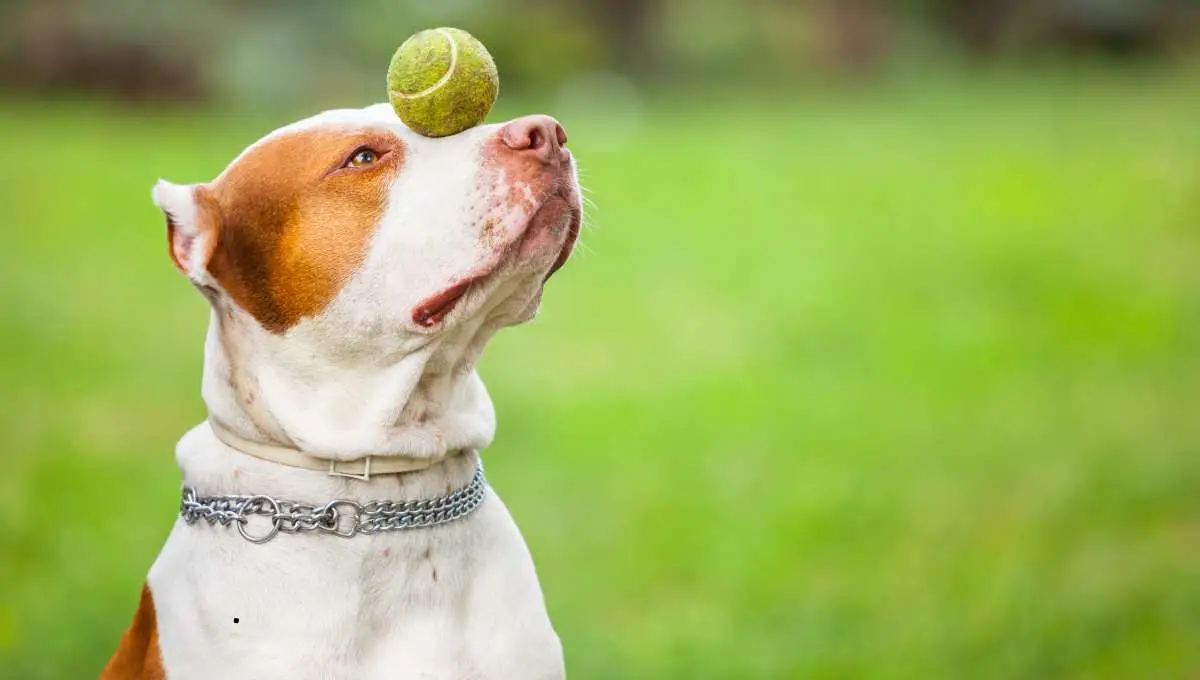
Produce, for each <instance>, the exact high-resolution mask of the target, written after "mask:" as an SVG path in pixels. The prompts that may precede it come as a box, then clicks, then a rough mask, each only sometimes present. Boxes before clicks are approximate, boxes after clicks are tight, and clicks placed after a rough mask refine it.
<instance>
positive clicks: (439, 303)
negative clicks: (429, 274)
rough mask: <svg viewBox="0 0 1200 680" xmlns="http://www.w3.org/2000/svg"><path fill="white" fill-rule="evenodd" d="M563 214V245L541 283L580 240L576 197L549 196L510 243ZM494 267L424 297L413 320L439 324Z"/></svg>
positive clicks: (425, 324)
mask: <svg viewBox="0 0 1200 680" xmlns="http://www.w3.org/2000/svg"><path fill="white" fill-rule="evenodd" d="M564 212H565V215H564ZM564 217H566V219H567V225H566V230H567V234H566V237H565V238H564V239H563V244H562V246H561V247H560V248H559V251H558V255H557V256H556V257H555V258H554V263H553V264H551V265H550V270H549V271H548V272H547V273H546V276H545V278H543V279H542V283H545V282H546V281H548V280H549V279H550V277H551V276H553V275H554V272H556V271H558V270H559V269H562V267H563V265H565V264H566V263H567V260H568V259H569V258H570V257H571V252H572V251H573V250H574V249H575V243H576V241H578V240H579V230H580V226H581V224H582V210H581V208H580V205H579V201H578V199H574V198H573V197H572V195H570V194H566V193H555V194H554V195H552V196H551V197H550V198H548V199H547V200H546V202H545V203H543V204H542V206H541V207H540V208H538V210H537V212H535V213H534V214H533V217H531V218H529V224H528V226H526V228H525V231H524V233H522V235H521V238H520V239H518V240H517V242H516V243H515V244H513V247H515V248H517V249H519V248H520V247H521V244H522V243H524V242H525V240H526V239H529V238H532V237H535V236H536V235H537V233H538V232H540V231H542V230H544V229H547V228H550V225H552V224H553V222H555V221H556V220H562V219H563V218H564ZM494 270H495V269H494V268H489V269H488V271H486V272H484V273H482V274H478V275H475V276H470V277H468V278H466V279H463V280H462V281H459V282H458V283H456V284H454V285H453V286H450V287H449V288H447V289H445V290H443V291H442V292H440V293H438V294H436V295H434V296H433V297H430V298H428V299H426V300H425V301H424V302H422V303H421V304H419V305H417V308H416V309H415V310H413V315H412V319H413V322H414V323H416V324H417V325H418V326H421V327H423V328H432V327H433V326H436V325H437V324H439V323H441V322H442V321H443V320H445V318H446V317H447V316H449V315H450V313H451V312H453V311H454V309H455V307H457V306H458V303H459V302H461V301H462V299H463V298H464V297H466V295H467V293H468V292H470V290H471V286H472V285H474V284H476V283H478V282H479V281H482V280H484V279H486V278H487V277H488V276H490V275H491V273H492V271H494Z"/></svg>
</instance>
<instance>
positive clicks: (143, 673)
mask: <svg viewBox="0 0 1200 680" xmlns="http://www.w3.org/2000/svg"><path fill="white" fill-rule="evenodd" d="M166 677H167V673H166V671H165V670H164V669H163V663H162V652H161V651H160V650H159V648H158V619H157V616H156V614H155V611H154V596H152V595H151V594H150V586H142V600H141V602H140V603H138V609H137V613H136V614H134V616H133V623H132V624H131V625H130V626H129V630H128V631H126V632H125V637H123V638H121V644H120V645H118V646H117V651H116V653H115V654H113V656H112V659H110V660H109V662H108V665H107V666H105V667H104V671H103V672H101V673H100V680H165V679H166Z"/></svg>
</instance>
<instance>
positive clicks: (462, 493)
mask: <svg viewBox="0 0 1200 680" xmlns="http://www.w3.org/2000/svg"><path fill="white" fill-rule="evenodd" d="M486 495H487V480H486V479H484V477H483V467H482V466H480V465H476V467H475V476H474V477H472V478H471V481H470V483H468V484H467V485H466V486H462V487H459V488H458V489H455V490H454V491H452V492H450V493H448V494H446V495H444V496H439V497H437V498H427V499H419V500H410V501H401V502H396V501H369V502H367V503H357V502H355V501H348V500H340V499H339V500H332V501H329V502H328V503H326V504H324V505H308V504H304V503H296V502H293V501H285V500H279V499H277V498H272V497H271V496H201V495H200V494H198V493H197V492H196V490H195V489H193V488H191V487H184V489H183V499H182V500H181V501H180V504H179V516H180V517H182V518H183V519H184V521H185V522H187V523H188V524H194V523H195V522H196V521H197V520H204V521H206V522H208V523H209V524H210V525H212V526H216V525H218V524H220V525H221V526H223V527H227V526H229V525H230V524H236V525H237V530H238V533H239V534H241V535H242V538H244V539H246V540H247V541H250V542H251V543H266V542H267V541H269V540H271V539H272V538H275V537H276V536H278V535H279V534H280V533H285V534H298V533H301V532H306V531H308V532H317V533H322V534H333V535H334V536H340V537H342V538H351V537H353V536H356V535H358V534H366V535H371V534H378V533H381V532H384V531H403V530H405V529H421V528H424V527H432V526H437V525H439V524H446V523H448V522H453V521H455V520H458V519H462V518H463V517H466V516H467V515H469V514H471V513H472V512H475V510H476V509H477V508H478V507H479V505H480V504H481V503H483V499H484V497H485V496H486ZM252 516H264V517H269V518H270V520H271V527H270V529H268V530H267V531H265V532H264V533H262V534H260V535H255V534H254V533H252V532H251V531H249V530H248V529H247V524H248V523H249V521H250V518H251V517H252Z"/></svg>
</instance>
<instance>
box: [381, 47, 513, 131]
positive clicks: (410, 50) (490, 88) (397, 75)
mask: <svg viewBox="0 0 1200 680" xmlns="http://www.w3.org/2000/svg"><path fill="white" fill-rule="evenodd" d="M387 86H388V99H389V100H390V101H391V102H392V108H394V109H396V115H398V116H400V120H402V121H404V124H405V125H407V126H408V127H409V129H411V130H412V131H413V132H416V133H418V134H422V135H425V136H426V137H445V136H447V135H453V134H457V133H459V132H462V131H463V130H466V129H467V128H471V127H474V126H476V125H479V124H480V123H482V122H483V119H484V118H487V115H488V112H489V111H491V110H492V105H493V104H495V103H496V94H497V93H498V92H499V91H500V76H499V74H497V73H496V63H495V62H494V61H492V55H490V54H488V51H487V48H486V47H484V46H483V43H481V42H479V41H478V40H476V39H475V38H474V36H472V35H471V34H470V33H467V32H466V31H463V30H459V29H457V28H431V29H429V30H425V31H421V32H420V33H417V34H416V35H414V36H412V37H411V38H409V39H408V40H405V41H404V44H403V45H401V46H400V49H398V50H396V54H395V55H393V56H392V63H391V65H390V66H388V74H387Z"/></svg>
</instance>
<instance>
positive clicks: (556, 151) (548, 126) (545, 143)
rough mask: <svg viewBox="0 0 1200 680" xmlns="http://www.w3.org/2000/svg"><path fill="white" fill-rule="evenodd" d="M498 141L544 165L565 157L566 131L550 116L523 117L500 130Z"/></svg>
mask: <svg viewBox="0 0 1200 680" xmlns="http://www.w3.org/2000/svg"><path fill="white" fill-rule="evenodd" d="M500 139H501V141H503V142H504V145H505V146H507V147H508V148H510V149H512V150H513V151H520V152H523V153H530V154H533V155H535V156H537V157H538V158H540V159H541V160H542V162H544V163H555V162H559V161H562V160H564V159H565V158H566V157H567V151H566V149H564V148H563V145H565V144H566V143H567V131H566V130H564V129H563V126H561V125H559V124H558V121H557V120H554V119H553V118H551V117H550V116H525V117H523V118H517V119H516V120H514V121H512V122H510V123H508V124H507V125H505V126H504V127H502V128H500Z"/></svg>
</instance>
